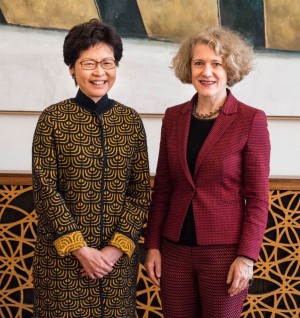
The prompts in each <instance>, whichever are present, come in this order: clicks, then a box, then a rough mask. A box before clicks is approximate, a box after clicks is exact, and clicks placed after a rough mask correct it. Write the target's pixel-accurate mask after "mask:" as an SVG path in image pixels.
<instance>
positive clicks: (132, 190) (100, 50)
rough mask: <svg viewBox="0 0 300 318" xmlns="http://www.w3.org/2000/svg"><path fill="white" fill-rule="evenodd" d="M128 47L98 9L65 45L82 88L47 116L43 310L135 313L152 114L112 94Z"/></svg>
mask: <svg viewBox="0 0 300 318" xmlns="http://www.w3.org/2000/svg"><path fill="white" fill-rule="evenodd" d="M122 52H123V46H122V41H121V39H120V37H119V35H118V34H117V33H116V32H115V31H114V29H112V28H111V27H110V26H108V25H106V24H104V23H102V22H100V21H98V20H97V19H93V20H91V21H89V22H87V23H83V24H80V25H76V26H74V27H73V28H72V29H71V30H70V31H69V33H68V34H67V36H66V38H65V41H64V45H63V55H64V62H65V64H66V65H67V66H68V67H69V70H70V74H71V76H72V78H73V79H74V81H75V85H78V87H79V89H78V93H77V95H76V96H75V98H69V99H66V100H64V101H61V102H59V103H57V104H55V105H51V106H49V107H48V108H46V109H45V110H44V111H43V113H42V114H41V116H40V118H39V120H38V123H37V127H36V130H35V134H34V140H33V193H34V201H35V207H36V212H37V215H38V226H37V242H36V246H35V253H34V262H33V280H34V314H33V317H35V318H46V317H47V318H57V317H60V318H63V317H70V318H71V317H82V318H84V317H86V318H91V317H97V318H98V317H126V318H128V317H135V299H136V282H137V273H138V264H139V256H138V255H139V248H138V240H139V237H140V233H141V229H142V228H143V224H144V222H145V218H146V213H147V209H148V205H149V189H150V188H149V171H148V155H147V145H146V136H145V131H144V128H143V124H142V121H141V119H140V117H139V115H138V114H137V112H136V111H135V110H133V109H132V108H130V107H127V106H124V105H122V104H121V103H120V102H118V101H115V100H113V99H110V98H109V97H108V95H107V93H108V91H109V90H110V89H111V87H112V86H113V85H114V83H115V80H116V75H117V66H118V64H119V62H120V60H121V57H122Z"/></svg>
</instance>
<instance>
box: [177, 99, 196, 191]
mask: <svg viewBox="0 0 300 318" xmlns="http://www.w3.org/2000/svg"><path fill="white" fill-rule="evenodd" d="M192 100H193V99H192ZM192 105H193V102H192V101H190V102H188V103H187V104H186V105H185V107H184V108H183V109H182V110H181V112H180V113H179V115H178V119H177V125H178V126H177V145H178V157H179V161H180V164H181V167H182V170H183V172H184V174H185V175H186V178H187V179H188V181H189V182H190V183H191V185H192V186H193V187H194V182H193V178H192V176H191V174H190V170H189V167H188V163H187V158H186V151H187V142H188V136H189V129H190V123H191V110H192Z"/></svg>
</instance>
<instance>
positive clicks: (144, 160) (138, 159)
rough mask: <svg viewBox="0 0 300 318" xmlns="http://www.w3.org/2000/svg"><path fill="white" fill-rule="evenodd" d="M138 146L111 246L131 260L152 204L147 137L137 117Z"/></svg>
mask: <svg viewBox="0 0 300 318" xmlns="http://www.w3.org/2000/svg"><path fill="white" fill-rule="evenodd" d="M137 120H138V124H137V131H136V134H137V143H136V148H135V152H134V154H133V157H132V160H131V163H132V165H131V171H130V175H129V181H128V185H127V190H126V193H125V201H124V208H123V212H122V215H121V217H120V219H119V223H118V225H117V229H116V232H115V233H114V235H113V237H112V238H111V240H110V242H109V244H110V245H112V246H116V247H118V248H120V249H121V250H122V251H123V252H124V253H126V254H127V255H128V256H129V257H131V255H132V254H133V251H134V249H135V248H136V246H137V244H138V240H139V238H140V235H141V231H142V229H143V226H144V224H145V222H146V218H147V213H148V208H149V203H150V177H149V162H148V151H147V141H146V133H145V129H144V126H143V123H142V121H141V119H140V118H139V117H138V119H137Z"/></svg>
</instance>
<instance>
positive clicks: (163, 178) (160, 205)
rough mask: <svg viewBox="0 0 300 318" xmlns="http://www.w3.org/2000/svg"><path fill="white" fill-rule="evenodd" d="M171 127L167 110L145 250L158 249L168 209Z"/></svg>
mask: <svg viewBox="0 0 300 318" xmlns="http://www.w3.org/2000/svg"><path fill="white" fill-rule="evenodd" d="M171 125H172V121H171V118H169V116H168V109H167V111H166V113H165V116H164V118H163V121H162V128H161V139H160V148H159V155H158V162H157V169H156V174H155V182H154V189H153V194H152V202H151V205H150V210H149V217H148V222H147V228H146V234H145V244H144V246H145V248H147V249H150V248H155V249H160V244H161V234H162V230H163V226H164V222H165V219H166V216H167V213H168V209H169V202H170V196H171V193H172V182H171V175H170V170H169V163H168V146H167V144H168V142H167V140H168V133H169V131H170V128H171Z"/></svg>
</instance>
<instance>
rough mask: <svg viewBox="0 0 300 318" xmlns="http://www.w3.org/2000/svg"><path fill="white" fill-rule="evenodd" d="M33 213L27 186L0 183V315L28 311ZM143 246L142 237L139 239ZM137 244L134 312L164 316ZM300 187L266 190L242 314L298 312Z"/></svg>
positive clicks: (12, 317)
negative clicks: (264, 219)
mask: <svg viewBox="0 0 300 318" xmlns="http://www.w3.org/2000/svg"><path fill="white" fill-rule="evenodd" d="M36 221H37V218H36V214H35V211H34V207H33V200H32V187H31V186H30V185H28V186H15V185H0V317H1V318H2V317H3V318H4V317H5V318H27V317H31V313H32V278H31V264H32V256H33V248H34V241H35V229H36ZM140 244H141V247H142V245H143V237H142V238H141V240H140ZM144 256H145V255H144V251H143V249H142V254H141V264H140V269H139V281H138V290H137V315H138V317H143V318H147V317H149V318H152V317H153V318H155V317H160V318H163V315H162V313H161V303H160V297H159V289H158V288H157V287H155V286H154V285H153V284H152V283H151V281H150V280H149V278H148V277H147V275H146V271H145V268H144V266H143V265H142V264H143V261H144ZM299 260H300V191H281V190H280V191H279V190H276V191H272V190H271V191H270V205H269V220H268V227H267V230H266V233H265V237H264V243H263V246H262V249H261V253H260V257H259V261H258V262H257V263H256V266H255V269H254V277H255V283H254V285H253V286H252V287H251V290H250V294H249V296H248V298H247V300H246V302H245V305H244V312H243V314H242V316H241V317H243V318H250V317H251V318H252V317H253V318H257V317H262V318H280V317H283V318H296V317H297V318H298V317H300V308H299V304H300V261H299Z"/></svg>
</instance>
